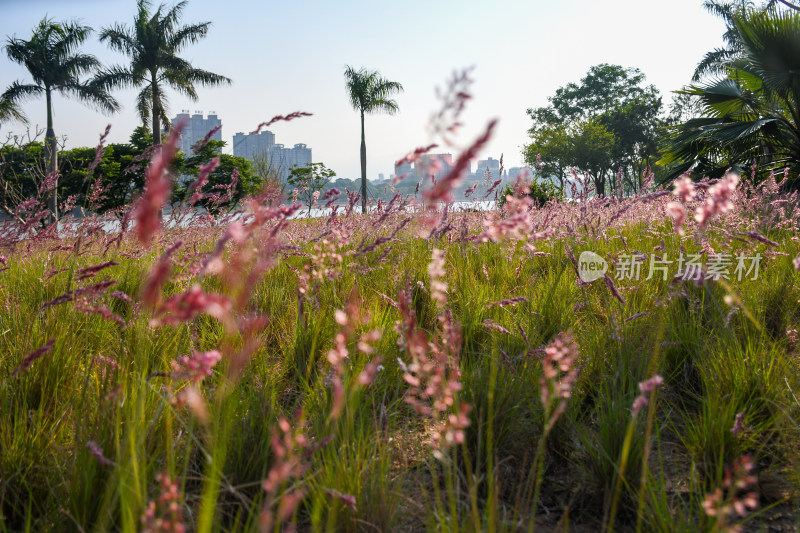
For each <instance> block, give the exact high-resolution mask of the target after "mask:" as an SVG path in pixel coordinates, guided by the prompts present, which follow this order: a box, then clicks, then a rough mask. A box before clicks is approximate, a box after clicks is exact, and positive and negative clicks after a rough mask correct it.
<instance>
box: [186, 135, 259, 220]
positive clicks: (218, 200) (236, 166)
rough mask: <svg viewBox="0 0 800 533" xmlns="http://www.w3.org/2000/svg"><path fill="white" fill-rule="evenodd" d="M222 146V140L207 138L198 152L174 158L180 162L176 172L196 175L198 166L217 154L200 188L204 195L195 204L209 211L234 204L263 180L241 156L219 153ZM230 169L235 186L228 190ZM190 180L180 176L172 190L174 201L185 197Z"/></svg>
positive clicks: (255, 189) (223, 142)
mask: <svg viewBox="0 0 800 533" xmlns="http://www.w3.org/2000/svg"><path fill="white" fill-rule="evenodd" d="M224 146H225V141H209V142H208V144H206V145H205V146H203V147H202V148H201V149H200V150H199V151H198V152H196V153H194V154H191V155H188V156H186V155H185V154H183V155H181V154H179V156H178V158H176V159H177V160H178V164H179V165H180V166H179V168H177V169H176V172H177V173H179V174H181V175H183V176H186V177H188V176H191V177H195V178H196V177H197V176H198V175H199V174H200V167H201V166H202V165H204V164H207V163H208V162H209V161H211V160H212V159H214V158H215V157H219V165H217V167H216V168H215V169H214V170H213V171H212V172H211V173H210V174H209V175H208V181H207V182H206V184H205V185H204V186H203V188H202V190H201V192H202V193H203V194H204V196H205V197H204V198H202V199H201V200H200V201H198V202H197V205H199V206H203V207H205V208H207V209H209V210H211V211H217V210H219V209H220V208H221V207H229V206H231V205H234V204H235V203H236V202H238V201H239V200H241V199H242V198H244V197H246V196H250V195H252V194H255V193H256V192H258V190H259V187H260V186H261V185H262V184H263V180H262V179H261V178H259V177H258V176H257V175H256V174H254V173H253V170H252V166H251V164H250V161H248V160H247V159H245V158H244V157H238V156H234V155H229V154H223V153H222V148H223V147H224ZM234 172H236V174H237V176H238V177H237V178H236V185H235V188H233V189H231V187H232V183H233V182H232V178H233V175H234ZM194 182H195V180H194V179H186V178H183V179H181V180H180V182H179V183H178V185H177V186H176V189H175V200H177V201H185V200H188V199H189V198H188V195H189V190H190V186H191V184H192V183H194Z"/></svg>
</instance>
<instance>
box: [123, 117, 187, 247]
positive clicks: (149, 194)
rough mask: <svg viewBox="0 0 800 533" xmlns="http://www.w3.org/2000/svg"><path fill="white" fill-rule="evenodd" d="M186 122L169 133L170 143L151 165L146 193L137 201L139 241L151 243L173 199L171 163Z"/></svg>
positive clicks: (146, 183)
mask: <svg viewBox="0 0 800 533" xmlns="http://www.w3.org/2000/svg"><path fill="white" fill-rule="evenodd" d="M185 125H186V123H185V122H179V123H177V124H176V125H175V126H174V127H173V128H172V131H171V132H170V134H169V137H168V138H167V142H166V143H165V144H164V145H162V146H161V149H160V150H159V151H158V152H157V153H156V155H155V156H154V157H153V159H152V161H150V164H149V165H148V166H147V171H146V182H145V189H144V195H142V197H141V198H140V199H139V201H138V202H136V207H135V208H134V213H133V219H134V220H135V221H136V235H137V236H138V237H139V242H141V243H142V244H144V245H145V246H149V245H150V243H151V242H152V240H153V236H154V235H155V233H156V232H157V231H158V230H159V228H160V227H161V209H162V208H163V207H164V204H165V203H166V201H167V200H168V199H169V193H170V190H171V188H172V180H171V179H170V177H169V165H170V163H172V160H173V159H174V158H175V153H176V152H177V151H178V141H179V139H180V134H181V131H182V130H183V128H184V127H185Z"/></svg>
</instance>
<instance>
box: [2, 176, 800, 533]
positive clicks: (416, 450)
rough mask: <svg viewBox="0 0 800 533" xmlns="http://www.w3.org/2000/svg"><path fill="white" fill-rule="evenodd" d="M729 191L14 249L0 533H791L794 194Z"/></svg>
mask: <svg viewBox="0 0 800 533" xmlns="http://www.w3.org/2000/svg"><path fill="white" fill-rule="evenodd" d="M723 181H724V180H723ZM720 183H722V182H720ZM706 185H708V184H706ZM735 185H736V184H735V183H734V184H733V186H734V187H735ZM714 187H715V185H712V186H711V187H710V188H707V187H706V188H704V187H702V186H701V187H698V188H697V189H696V190H694V189H693V190H692V191H691V194H689V193H686V191H681V190H678V191H677V192H678V193H679V194H682V193H685V194H684V197H683V200H684V202H683V203H681V202H680V201H679V202H677V203H670V202H671V201H672V200H675V196H674V195H672V194H668V195H662V194H659V193H657V192H656V193H651V194H650V195H644V194H642V195H639V196H637V197H633V198H627V199H624V200H618V199H607V200H602V199H593V200H591V201H584V202H580V203H577V202H576V203H554V204H548V205H547V206H545V207H544V208H540V209H539V208H535V207H531V206H530V204H529V203H526V201H525V199H524V198H520V197H516V198H511V199H510V200H509V201H508V202H506V205H505V207H504V210H503V211H497V212H492V213H448V214H443V213H442V211H432V212H424V213H416V214H413V213H409V212H407V211H405V210H403V209H401V207H402V206H401V205H400V204H399V203H394V204H389V205H384V206H382V207H381V208H380V209H379V210H377V212H375V213H373V214H370V215H356V214H350V215H347V216H336V217H332V218H328V219H316V220H287V219H286V218H285V217H286V214H287V213H286V211H287V210H286V209H284V210H283V211H281V209H279V208H277V207H266V206H264V205H259V204H257V203H255V202H253V203H251V204H247V210H248V211H247V212H248V213H249V214H248V215H247V218H244V219H235V220H233V219H229V220H223V221H221V222H218V223H216V224H210V223H206V224H195V225H192V226H191V227H189V228H184V229H174V228H173V229H167V230H163V231H161V232H158V233H155V234H153V235H152V236H145V237H152V239H153V240H152V243H148V242H147V239H144V243H142V242H141V241H140V240H137V238H136V236H135V235H133V234H127V235H123V236H118V235H106V234H104V233H103V232H102V231H98V230H97V229H96V227H94V229H93V226H92V223H91V222H85V223H84V224H83V226H82V227H81V228H82V229H78V230H77V231H76V234H75V235H71V236H62V237H61V238H59V239H54V238H46V236H45V237H43V238H38V239H37V238H31V239H27V240H20V239H18V238H17V239H16V242H12V241H13V240H14V239H11V238H10V237H9V238H7V241H8V244H7V246H6V248H7V249H6V250H5V251H4V252H3V253H4V261H3V262H4V263H5V267H4V269H3V270H2V272H0V302H2V304H1V305H0V354H2V355H0V529H2V530H3V531H18V530H24V531H126V532H127V531H138V530H147V531H181V530H184V529H185V530H196V531H203V532H206V531H255V530H262V531H288V530H291V529H296V530H299V531H420V530H429V531H533V530H534V529H536V530H539V531H600V530H609V531H610V530H615V531H664V532H674V531H686V532H697V531H728V530H735V528H736V527H737V526H739V525H741V526H742V527H743V528H744V530H746V531H750V530H752V531H793V530H795V529H796V528H798V527H800V518H796V517H797V516H800V515H798V514H797V510H798V500H797V497H798V489H799V488H800V464H799V463H798V443H799V442H800V441H798V436H799V434H800V425H799V424H800V399H798V395H800V356H799V355H798V353H799V352H798V350H800V336H799V335H800V334H798V325H799V324H800V303H798V301H799V300H800V287H799V286H798V281H800V273H798V271H797V270H796V265H797V263H798V262H797V261H794V258H795V257H797V256H798V254H800V242H798V241H800V233H798V231H797V226H796V222H795V221H796V219H797V209H796V206H797V198H796V194H795V195H789V194H786V193H782V192H780V191H779V188H778V187H777V185H775V182H774V180H773V181H771V182H766V184H765V185H762V186H761V187H758V188H755V187H753V186H752V185H751V184H750V183H749V182H748V181H747V180H744V181H743V183H741V184H739V186H738V187H735V190H734V188H733V187H732V188H731V190H730V191H729V193H730V194H729V195H728V197H724V196H725V191H722V192H720V190H719V184H717V185H716V187H717V189H714ZM676 189H677V188H676ZM720 194H721V195H722V196H723V198H721V199H720V198H719V195H720ZM715 195H716V196H715ZM714 201H717V205H716V206H715V205H714ZM709 202H711V204H709ZM725 202H729V203H727V204H726V203H725ZM684 208H685V210H684V211H683V212H685V213H686V214H687V217H686V220H687V221H686V222H685V223H684V227H685V235H681V234H679V233H678V232H677V231H676V227H675V226H674V222H673V219H674V218H678V219H679V218H680V212H681V211H680V210H683V209H684ZM703 209H706V212H705V214H704V215H703V216H702V217H701V219H702V224H701V223H700V222H698V221H697V220H695V218H694V216H693V215H694V212H695V211H698V212H700V211H701V210H703ZM669 213H672V214H673V218H671V217H670V216H669ZM8 235H14V234H13V232H12V233H7V234H6V236H7V237H8ZM139 237H142V235H141V234H140V235H139ZM584 251H592V252H594V253H596V254H598V255H599V256H601V257H602V258H604V259H605V260H606V261H608V263H609V267H608V272H607V276H606V277H601V278H599V279H597V280H596V281H593V282H591V283H584V282H581V281H580V279H579V277H578V274H579V273H580V272H583V271H584V270H583V267H584V265H583V264H582V263H581V257H580V254H581V253H582V252H584ZM681 254H683V255H684V257H685V258H689V257H691V256H694V255H696V257H695V258H694V260H695V264H697V263H698V262H699V264H702V271H694V273H695V275H686V276H684V277H686V278H692V277H699V278H700V279H699V280H693V279H681V276H679V271H678V267H679V264H678V258H679V256H680V255H681ZM757 254H758V256H759V257H760V262H759V263H758V265H757V266H758V269H757V271H756V269H755V268H750V267H754V266H755V265H754V260H753V259H752V258H754V257H756V255H757ZM737 256H741V258H742V261H744V263H743V265H744V266H746V267H748V268H746V269H745V270H744V271H742V270H739V271H737V267H738V266H739V259H738V258H737ZM635 257H640V258H641V262H640V263H638V264H639V265H640V266H639V267H638V268H641V272H640V273H639V276H638V279H635V277H636V276H635V275H634V274H635V273H636V272H635V267H634V265H635V263H634V262H633V261H632V260H633V258H635ZM726 257H727V258H728V260H729V263H726V264H722V266H720V264H721V263H724V261H723V260H724V259H725V258H726ZM656 260H661V261H664V262H663V263H660V264H661V265H666V270H665V271H664V273H663V275H662V271H660V270H656V271H655V272H654V274H653V275H652V276H651V277H650V279H646V278H647V277H648V274H649V273H650V268H651V266H652V265H653V264H656V263H655V262H656ZM670 260H671V261H673V262H671V263H669V262H668V261H670ZM745 260H746V261H745ZM712 263H713V266H712ZM626 265H627V266H626ZM684 266H685V265H684ZM723 266H727V267H728V271H727V272H725V271H724V270H722V267H723ZM715 269H716V270H715ZM685 270H686V269H685ZM748 270H749V271H748ZM689 272H690V273H691V271H689ZM714 272H717V274H718V275H719V279H714V278H715V277H717V276H716V275H714ZM737 273H738V274H739V276H738V277H737ZM664 278H666V279H664ZM726 278H727V279H726ZM738 278H741V279H738ZM753 278H755V279H753ZM659 377H660V378H661V379H659ZM662 381H663V382H662Z"/></svg>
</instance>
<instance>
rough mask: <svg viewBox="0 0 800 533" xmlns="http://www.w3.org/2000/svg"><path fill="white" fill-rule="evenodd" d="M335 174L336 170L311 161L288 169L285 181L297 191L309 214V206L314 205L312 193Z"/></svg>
mask: <svg viewBox="0 0 800 533" xmlns="http://www.w3.org/2000/svg"><path fill="white" fill-rule="evenodd" d="M334 176H336V172H334V171H333V170H331V169H329V168H327V167H326V166H325V165H324V164H322V163H311V164H310V165H307V166H304V167H298V166H294V167H292V168H290V169H289V177H288V178H287V179H286V182H287V183H288V184H289V185H291V186H292V187H294V188H296V189H297V191H298V198H301V199H302V200H303V202H304V203H305V204H306V205H307V206H308V213H309V214H311V207H312V206H313V205H314V202H315V198H314V193H317V196H319V193H320V192H321V191H322V190H323V189H324V188H325V186H326V185H327V184H328V183H329V182H330V181H331V179H332V178H333V177H334Z"/></svg>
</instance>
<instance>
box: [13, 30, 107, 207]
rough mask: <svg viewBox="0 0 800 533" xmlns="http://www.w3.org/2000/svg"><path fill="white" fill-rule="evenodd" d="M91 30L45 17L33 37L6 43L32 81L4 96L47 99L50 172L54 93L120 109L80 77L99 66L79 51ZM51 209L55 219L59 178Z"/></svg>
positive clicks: (51, 167) (54, 158) (54, 157)
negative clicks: (41, 97)
mask: <svg viewBox="0 0 800 533" xmlns="http://www.w3.org/2000/svg"><path fill="white" fill-rule="evenodd" d="M91 31H92V29H91V28H90V27H88V26H80V25H79V24H77V23H74V22H54V21H53V20H51V19H48V18H43V19H42V20H41V21H40V22H39V25H38V26H36V27H35V28H34V29H33V35H32V36H31V38H30V39H28V40H24V39H20V38H17V37H11V38H9V39H8V41H7V43H6V53H7V54H8V57H9V59H11V60H12V61H14V62H15V63H19V64H21V65H23V66H24V67H25V68H26V69H28V72H29V73H30V75H31V77H32V78H33V83H22V82H19V81H15V82H14V83H12V84H11V86H10V87H9V88H8V89H7V90H6V91H5V93H3V96H2V98H1V99H2V100H4V101H8V102H11V103H12V104H14V103H17V102H19V101H21V100H23V99H26V98H29V97H34V96H42V95H44V97H45V101H46V103H47V131H46V133H45V146H46V147H47V159H48V167H47V172H48V174H50V173H55V172H57V171H58V145H57V140H56V134H55V131H54V129H53V93H60V94H62V95H64V96H70V97H75V98H77V99H78V100H80V101H82V102H85V103H87V104H90V105H94V106H96V107H97V108H99V109H100V110H102V111H108V112H113V111H116V110H117V109H119V105H118V104H117V102H116V100H114V98H112V97H111V96H110V95H109V94H108V92H106V91H105V89H104V88H103V87H101V86H99V85H97V84H96V83H94V82H87V81H82V80H81V79H80V78H81V76H83V75H86V74H90V73H93V72H95V71H96V70H98V69H99V68H100V62H99V61H98V60H97V58H96V57H95V56H93V55H89V54H82V53H80V52H79V48H80V46H81V45H82V44H83V43H84V41H85V40H86V38H87V37H88V36H89V34H90V33H91ZM49 209H50V212H51V217H52V219H53V220H56V219H57V218H58V194H57V182H56V185H54V188H53V191H52V194H50V201H49Z"/></svg>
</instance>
